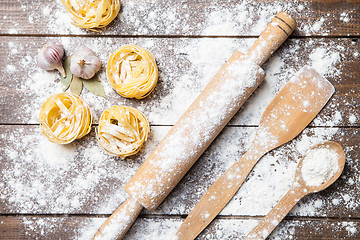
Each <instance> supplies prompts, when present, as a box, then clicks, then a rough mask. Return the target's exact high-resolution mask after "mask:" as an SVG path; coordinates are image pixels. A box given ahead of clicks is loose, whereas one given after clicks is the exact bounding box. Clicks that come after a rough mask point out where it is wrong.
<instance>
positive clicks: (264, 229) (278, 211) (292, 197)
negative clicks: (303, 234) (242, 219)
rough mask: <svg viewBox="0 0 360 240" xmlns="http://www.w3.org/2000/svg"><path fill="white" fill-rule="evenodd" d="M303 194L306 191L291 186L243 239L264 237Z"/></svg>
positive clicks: (257, 239) (252, 239) (251, 239)
mask: <svg viewBox="0 0 360 240" xmlns="http://www.w3.org/2000/svg"><path fill="white" fill-rule="evenodd" d="M305 195H306V193H305V192H304V189H303V188H301V187H292V188H291V189H290V190H289V191H288V192H287V193H286V194H285V196H284V197H283V198H282V199H281V200H280V201H279V202H278V203H277V204H276V206H275V207H274V208H273V209H272V210H271V211H270V212H269V213H268V214H267V215H266V216H265V217H264V218H263V219H262V220H261V221H260V222H259V223H258V225H257V226H256V227H255V228H253V230H251V232H250V233H249V234H248V235H247V236H246V237H245V238H244V239H243V240H255V239H256V240H260V239H263V240H264V239H266V238H267V237H268V236H269V235H270V233H271V232H272V231H273V230H274V229H275V228H276V226H277V225H278V224H279V223H280V222H281V220H282V219H283V218H284V217H285V216H286V215H287V214H288V213H289V212H290V210H291V209H292V208H293V207H294V206H295V204H296V203H297V202H298V201H299V200H300V199H301V198H302V197H303V196H305Z"/></svg>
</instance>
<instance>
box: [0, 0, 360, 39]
mask: <svg viewBox="0 0 360 240" xmlns="http://www.w3.org/2000/svg"><path fill="white" fill-rule="evenodd" d="M279 10H284V11H288V13H289V14H291V15H293V16H294V17H295V19H296V20H297V21H298V22H299V26H298V28H297V30H296V31H295V33H294V36H323V35H327V36H359V34H360V31H359V29H360V19H359V18H358V17H357V16H358V14H359V11H360V8H359V5H358V3H356V2H354V1H349V2H345V1H337V2H334V1H299V2H290V1H285V0H282V1H264V0H256V1H248V0H245V1H240V2H239V1H236V0H231V1H227V0H221V1H215V0H212V1H208V0H197V1H171V2H168V1H160V0H158V1H151V2H149V1H137V2H136V3H134V2H132V1H131V0H123V1H121V10H120V16H119V17H117V18H116V19H115V20H114V22H113V23H112V24H110V25H109V27H108V28H107V29H106V31H103V32H101V33H94V32H90V31H86V30H81V29H79V28H76V27H75V26H72V25H71V24H70V18H69V16H68V15H66V12H65V8H64V7H62V6H61V4H60V3H59V2H55V1H51V0H46V1H45V0H34V1H31V2H30V1H18V0H5V1H1V2H0V15H1V16H6V18H1V19H0V34H28V35H39V34H40V35H49V34H52V35H55V34H56V35H68V34H70V35H96V36H103V35H121V36H148V35H150V36H204V35H215V36H224V35H226V36H258V35H260V33H261V31H262V29H261V27H258V26H259V25H262V26H266V24H267V23H268V22H269V20H270V19H271V18H272V16H273V15H275V14H276V13H277V12H278V11H279ZM224 12H225V14H226V15H227V16H228V17H226V16H221V13H224ZM248 13H251V14H250V15H248ZM344 13H345V16H348V18H345V17H344V16H342V15H341V14H344ZM214 18H215V21H214V20H213V19H214ZM322 18H323V19H322ZM248 19H251V21H247V20H248ZM224 23H226V24H230V25H231V26H232V28H228V27H224V26H226V25H224Z"/></svg>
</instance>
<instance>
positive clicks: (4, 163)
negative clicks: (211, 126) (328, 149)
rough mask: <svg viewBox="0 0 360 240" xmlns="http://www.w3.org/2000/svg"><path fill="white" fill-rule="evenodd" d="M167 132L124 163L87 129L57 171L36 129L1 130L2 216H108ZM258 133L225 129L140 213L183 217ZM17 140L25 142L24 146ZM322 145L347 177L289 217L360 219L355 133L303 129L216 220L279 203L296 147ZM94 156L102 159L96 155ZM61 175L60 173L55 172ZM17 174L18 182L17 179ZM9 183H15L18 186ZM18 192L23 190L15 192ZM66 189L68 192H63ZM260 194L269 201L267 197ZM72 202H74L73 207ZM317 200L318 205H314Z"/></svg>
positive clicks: (155, 133) (155, 132)
mask: <svg viewBox="0 0 360 240" xmlns="http://www.w3.org/2000/svg"><path fill="white" fill-rule="evenodd" d="M169 129H170V127H160V126H157V127H154V126H152V127H151V131H152V134H151V136H150V139H149V141H148V142H147V144H146V145H145V147H144V149H143V150H142V151H141V152H140V153H139V154H137V155H136V156H134V157H131V158H129V159H128V160H127V161H123V160H120V159H117V158H114V157H110V156H109V155H106V154H104V153H103V152H102V151H101V149H100V147H98V146H97V143H96V139H95V137H94V131H92V132H91V134H90V135H89V136H86V137H84V138H83V139H81V140H79V141H76V142H75V143H74V144H72V145H71V146H69V148H70V149H68V148H65V149H63V148H61V149H63V150H66V155H65V157H66V159H68V160H67V161H68V162H67V164H66V165H69V166H72V167H71V168H70V169H66V168H64V167H62V166H66V165H62V161H64V159H63V158H55V159H54V160H57V161H60V163H59V164H58V165H57V164H56V163H54V162H53V161H54V160H52V159H47V157H49V156H53V155H51V154H50V155H48V151H54V152H55V153H56V152H59V148H58V147H57V145H53V144H47V139H46V138H45V137H42V136H41V133H40V131H39V128H38V126H29V125H27V126H14V125H9V126H0V132H1V135H0V137H1V141H0V146H1V149H2V151H1V152H0V159H1V161H0V167H1V169H2V171H1V172H0V180H1V181H0V182H2V183H3V185H2V187H3V192H2V195H1V196H2V197H1V198H2V201H0V209H1V212H0V213H1V214H9V213H17V214H20V213H29V214H49V213H52V214H59V213H68V214H94V213H96V214H110V213H112V212H113V211H114V210H115V209H116V208H117V207H118V206H119V205H120V204H121V203H122V202H123V201H124V200H125V199H126V198H127V194H126V193H125V191H124V190H123V186H124V185H125V184H126V182H127V181H128V180H129V179H130V177H131V176H132V175H133V173H134V172H135V171H136V170H137V169H138V168H139V166H140V165H141V163H142V162H143V161H144V160H145V158H146V156H147V155H148V154H150V152H151V151H152V150H153V148H154V147H155V146H156V144H157V143H158V142H159V141H160V140H161V139H162V137H163V136H164V135H165V134H166V132H167V131H168V130H169ZM255 130H256V128H252V127H250V128H244V127H226V128H225V129H224V131H223V132H222V133H221V134H220V135H219V136H218V138H217V139H215V141H214V143H213V144H212V145H211V146H210V147H209V148H208V150H207V151H205V153H204V154H203V155H202V156H201V158H200V159H199V160H198V162H197V163H195V165H194V166H193V168H192V169H190V171H189V172H188V174H187V175H185V177H184V178H183V179H182V180H181V182H180V183H179V184H178V186H177V187H176V188H175V189H174V191H173V192H172V193H171V194H170V195H169V196H168V197H167V198H166V199H165V201H164V203H163V204H161V205H160V206H159V208H158V209H157V211H156V212H154V213H151V212H148V211H144V213H145V214H155V215H157V214H169V215H184V214H188V213H189V212H190V211H191V209H192V208H193V207H194V206H195V204H196V202H197V201H198V200H199V199H200V197H201V196H202V195H203V194H204V193H205V191H206V190H207V189H208V188H209V187H210V185H211V184H212V183H213V181H214V180H215V179H217V178H218V177H219V176H220V175H221V174H222V173H223V172H224V171H225V169H227V167H228V166H230V165H231V164H232V163H233V162H235V160H237V159H238V158H239V157H240V156H242V155H243V154H244V152H245V150H247V149H248V148H249V145H250V141H249V140H252V139H253V138H254V135H255ZM331 132H333V135H332V134H330V133H331ZM21 135H23V138H24V139H28V140H24V141H21V137H20V136H21ZM331 135H332V136H331ZM323 139H324V140H334V141H338V142H341V144H342V146H343V147H344V148H345V152H346V155H347V163H346V165H345V169H344V173H343V175H342V176H341V177H340V179H339V180H338V181H337V182H335V183H334V184H333V185H332V186H330V187H329V188H328V189H326V190H324V191H322V192H320V193H317V194H312V195H310V196H306V197H305V198H304V199H303V200H302V201H301V202H300V203H299V204H298V205H297V206H296V207H295V209H294V210H293V211H292V212H291V214H290V215H291V216H312V217H322V216H327V217H345V218H347V217H359V216H360V215H359V206H360V203H359V199H360V195H359V194H360V191H359V189H360V185H359V182H358V180H357V179H358V177H359V176H360V162H359V159H360V155H359V154H360V148H359V145H358V143H359V141H360V134H359V129H357V128H339V129H337V128H333V129H327V128H308V129H306V130H305V131H304V133H302V134H300V136H299V137H298V138H296V139H295V140H294V141H292V142H290V143H289V144H286V145H285V146H283V147H280V148H278V149H275V150H274V151H272V152H270V153H269V154H268V155H266V156H265V157H264V158H262V159H261V160H260V161H259V163H258V164H257V166H256V167H255V168H254V170H253V171H252V172H251V173H250V175H249V177H248V179H247V181H246V182H245V183H244V185H243V187H242V188H241V189H240V191H239V192H238V193H237V194H236V195H235V197H234V199H233V200H232V201H231V202H230V203H229V205H228V207H226V208H225V209H224V210H223V211H222V213H221V215H223V216H226V215H235V216H259V215H265V214H266V213H267V212H268V211H269V210H270V209H271V207H272V206H273V205H274V204H276V201H274V200H271V199H278V200H279V199H280V198H281V197H282V196H283V195H284V194H285V193H286V192H287V190H288V189H289V188H290V185H291V182H292V180H293V172H292V171H291V170H289V169H293V170H294V169H295V168H294V167H295V166H296V163H297V162H298V160H299V159H300V157H301V155H302V154H301V152H299V150H298V149H300V147H301V146H303V145H304V144H306V145H307V144H308V142H309V141H310V142H313V143H317V142H319V141H322V140H323ZM33 149H36V152H34V150H33ZM305 150H306V149H304V150H303V151H305ZM96 152H99V153H101V154H100V155H99V154H94V153H96ZM25 156H26V158H25ZM39 166H44V167H46V169H47V170H46V171H45V172H44V170H43V168H42V167H39ZM61 169H63V170H62V171H60V170H61ZM16 174H17V175H18V176H21V177H16V176H17V175H16ZM35 176H36V177H35ZM47 176H48V177H47ZM50 176H51V177H50ZM64 176H65V178H64ZM87 176H92V178H91V179H93V180H91V179H90V181H91V185H90V186H87V185H86V184H82V185H80V186H77V185H78V183H81V182H82V180H81V179H83V178H84V179H87ZM14 179H17V180H16V182H14ZM37 179H41V181H42V183H38V182H37ZM264 181H265V183H264ZM278 181H281V182H282V184H281V186H280V188H279V187H278V188H277V185H278ZM284 183H285V184H284ZM287 183H288V187H286V186H287V185H286V184H287ZM17 184H20V185H17ZM34 184H40V186H43V189H46V192H44V193H41V192H39V193H37V194H30V195H28V194H26V193H27V192H28V191H30V190H31V189H32V188H33V186H35V185H34ZM17 186H22V188H20V189H16V187H17ZM64 186H70V188H69V189H66V188H65V187H64ZM36 189H38V188H36ZM40 189H41V188H40ZM251 189H253V190H251ZM254 189H259V190H256V191H255V190H254ZM274 189H276V190H274ZM264 191H265V192H266V191H268V192H269V194H271V195H274V196H272V197H271V198H269V199H266V198H265V199H264V197H263V195H264ZM19 194H20V195H19ZM21 194H25V195H24V196H22V198H23V199H19V197H16V196H21ZM75 196H77V197H76V198H78V199H77V201H78V202H79V203H78V204H76V205H73V201H74V199H76V198H75ZM342 196H347V197H346V198H345V197H344V198H343V197H342ZM334 199H335V200H334ZM65 200H66V201H65ZM29 201H31V202H29ZM44 201H45V202H44ZM64 201H65V202H64ZM314 202H317V205H316V206H317V207H315V205H314ZM44 203H46V204H45V205H44ZM248 204H254V207H253V208H249V207H248ZM102 206H103V207H102Z"/></svg>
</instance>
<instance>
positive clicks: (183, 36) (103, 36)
mask: <svg viewBox="0 0 360 240" xmlns="http://www.w3.org/2000/svg"><path fill="white" fill-rule="evenodd" d="M0 37H85V38H258V37H259V36H257V35H234V36H218V35H115V34H112V35H81V34H74V35H71V34H10V33H2V34H0ZM288 38H289V39H308V38H317V39H320V38H329V39H332V38H336V39H341V38H344V39H349V38H350V39H351V38H354V39H356V40H357V39H359V38H360V36H359V35H348V36H342V35H326V36H325V35H310V36H292V35H290V36H289V37H288Z"/></svg>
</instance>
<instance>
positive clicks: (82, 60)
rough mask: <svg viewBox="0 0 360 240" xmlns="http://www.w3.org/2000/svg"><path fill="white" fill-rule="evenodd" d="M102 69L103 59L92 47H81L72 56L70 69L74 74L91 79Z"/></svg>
mask: <svg viewBox="0 0 360 240" xmlns="http://www.w3.org/2000/svg"><path fill="white" fill-rule="evenodd" d="M100 69H101V61H100V59H99V58H98V57H97V56H96V54H95V52H94V51H93V50H91V49H90V48H87V47H80V48H79V49H78V50H76V51H75V52H74V53H73V55H72V56H71V62H70V71H71V72H72V74H73V75H74V76H77V77H80V78H83V79H90V78H92V77H93V76H94V75H95V73H97V72H98V71H99V70H100Z"/></svg>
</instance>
